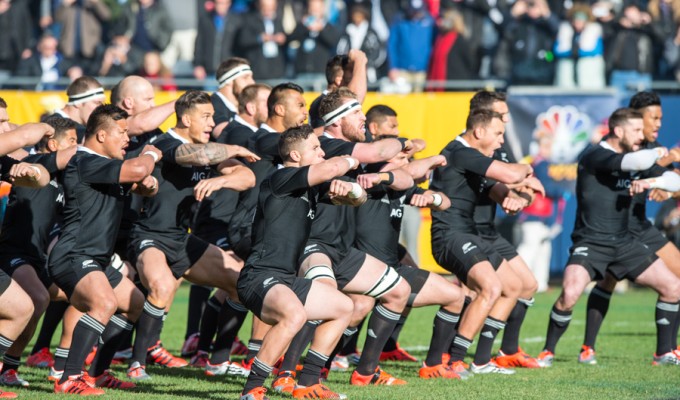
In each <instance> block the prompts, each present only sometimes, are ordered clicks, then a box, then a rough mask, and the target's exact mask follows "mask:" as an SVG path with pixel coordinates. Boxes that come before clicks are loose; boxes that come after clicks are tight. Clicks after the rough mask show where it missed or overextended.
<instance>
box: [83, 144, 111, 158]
mask: <svg viewBox="0 0 680 400" xmlns="http://www.w3.org/2000/svg"><path fill="white" fill-rule="evenodd" d="M78 151H84V152H85V153H89V154H94V155H95V156H99V157H104V158H110V157H107V156H104V155H101V154H99V153H97V152H96V151H94V150H92V149H91V148H89V147H85V146H78Z"/></svg>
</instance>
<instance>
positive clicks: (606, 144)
mask: <svg viewBox="0 0 680 400" xmlns="http://www.w3.org/2000/svg"><path fill="white" fill-rule="evenodd" d="M600 146H602V147H603V148H605V149H607V150H611V151H613V152H614V153H616V150H614V148H613V147H612V145H611V144H609V143H607V142H605V141H604V140H603V141H601V142H600Z"/></svg>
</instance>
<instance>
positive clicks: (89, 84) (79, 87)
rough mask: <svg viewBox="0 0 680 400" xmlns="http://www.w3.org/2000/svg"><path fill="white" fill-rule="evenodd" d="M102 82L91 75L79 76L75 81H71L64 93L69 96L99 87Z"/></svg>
mask: <svg viewBox="0 0 680 400" xmlns="http://www.w3.org/2000/svg"><path fill="white" fill-rule="evenodd" d="M100 87H102V84H101V83H99V81H98V80H96V79H94V78H93V77H91V76H81V77H80V78H78V79H76V80H75V81H73V82H71V84H70V85H68V87H67V88H66V95H67V96H69V97H71V96H74V95H77V94H82V93H85V92H87V91H88V90H90V89H94V88H100Z"/></svg>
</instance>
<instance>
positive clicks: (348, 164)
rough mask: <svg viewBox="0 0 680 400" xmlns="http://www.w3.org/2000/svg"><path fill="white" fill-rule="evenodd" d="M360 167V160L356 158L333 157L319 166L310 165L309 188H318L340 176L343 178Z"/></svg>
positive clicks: (308, 174)
mask: <svg viewBox="0 0 680 400" xmlns="http://www.w3.org/2000/svg"><path fill="white" fill-rule="evenodd" d="M358 166H359V160H357V159H356V158H354V157H349V156H344V157H333V158H330V159H328V160H325V161H323V162H321V163H319V164H314V165H310V166H309V172H308V173H307V181H308V182H309V186H316V185H319V184H322V183H324V182H326V181H330V180H331V179H333V178H337V177H338V176H343V175H345V174H346V173H347V172H348V171H350V170H353V169H356V168H357V167H358Z"/></svg>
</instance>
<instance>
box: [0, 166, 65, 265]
mask: <svg viewBox="0 0 680 400" xmlns="http://www.w3.org/2000/svg"><path fill="white" fill-rule="evenodd" d="M22 161H23V162H27V163H31V164H40V165H42V166H43V167H45V169H46V170H47V172H49V173H50V178H51V180H50V183H48V184H47V186H45V187H43V188H39V189H34V188H27V187H21V186H17V185H14V186H12V190H11V191H10V194H9V199H8V201H7V209H6V210H5V217H4V219H3V221H2V230H0V252H2V253H3V254H27V255H31V256H34V257H37V258H39V259H41V260H45V258H46V253H47V246H48V245H49V239H50V231H51V230H52V228H53V226H54V224H55V223H56V222H57V221H58V220H59V219H60V217H61V213H62V208H63V206H64V190H63V188H62V186H61V184H60V182H59V181H58V180H60V179H61V176H60V175H61V174H60V173H59V169H58V168H57V153H49V154H32V155H29V156H28V157H26V158H24V159H23V160H22ZM36 267H42V265H36Z"/></svg>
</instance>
